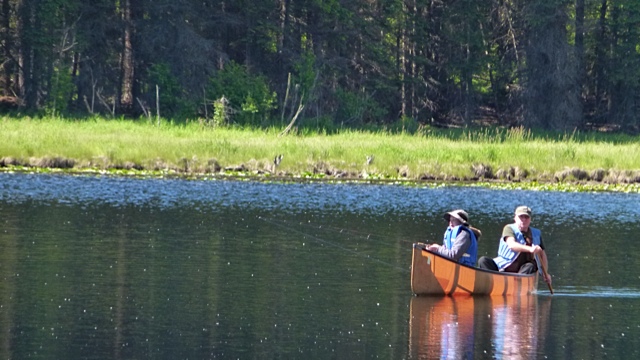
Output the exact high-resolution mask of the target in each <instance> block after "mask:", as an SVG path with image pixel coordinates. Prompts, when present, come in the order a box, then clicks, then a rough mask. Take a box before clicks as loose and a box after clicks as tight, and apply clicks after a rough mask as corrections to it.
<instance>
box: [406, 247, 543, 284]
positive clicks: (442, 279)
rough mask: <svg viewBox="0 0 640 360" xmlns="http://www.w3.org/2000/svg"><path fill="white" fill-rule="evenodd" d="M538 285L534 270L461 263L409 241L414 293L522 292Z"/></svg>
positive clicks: (536, 274)
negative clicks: (493, 268)
mask: <svg viewBox="0 0 640 360" xmlns="http://www.w3.org/2000/svg"><path fill="white" fill-rule="evenodd" d="M537 288H538V273H535V274H514V273H503V272H496V271H489V270H483V269H479V268H476V267H471V266H466V265H461V264H459V263H457V262H455V261H452V260H451V259H448V258H446V257H443V256H440V255H438V254H436V253H433V252H431V251H429V250H426V249H425V245H424V244H422V243H416V244H413V260H412V262H411V290H412V291H413V293H414V294H416V295H439V296H444V295H450V296H457V295H516V296H518V295H525V294H530V293H532V292H534V291H536V290H537Z"/></svg>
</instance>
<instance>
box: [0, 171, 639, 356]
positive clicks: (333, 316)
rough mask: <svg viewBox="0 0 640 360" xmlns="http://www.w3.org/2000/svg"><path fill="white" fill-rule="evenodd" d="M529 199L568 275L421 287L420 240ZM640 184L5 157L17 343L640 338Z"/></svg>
mask: <svg viewBox="0 0 640 360" xmlns="http://www.w3.org/2000/svg"><path fill="white" fill-rule="evenodd" d="M520 204H526V205H529V206H530V207H531V208H532V209H533V211H534V216H533V222H532V224H533V226H536V227H538V228H540V229H541V230H542V231H543V239H544V241H545V243H546V246H547V252H548V255H549V272H550V273H551V274H552V275H553V278H554V282H553V285H554V290H555V294H554V295H551V294H550V293H549V291H548V290H547V289H546V286H545V284H544V283H543V282H541V283H540V286H539V291H538V293H536V294H534V295H532V296H526V297H523V298H517V299H505V298H500V297H497V298H475V299H474V298H466V299H451V298H429V297H415V296H413V295H412V294H411V289H410V282H409V280H410V265H411V244H412V243H413V242H415V241H438V242H439V241H440V240H441V238H442V234H443V232H444V230H445V228H446V223H445V221H444V220H443V219H442V214H443V213H444V212H446V211H449V210H452V209H455V208H464V209H466V210H467V211H468V212H469V214H470V217H471V222H472V224H473V225H474V226H476V227H478V228H480V229H482V231H483V233H484V236H483V237H482V239H481V241H480V244H479V253H480V255H491V256H494V254H495V252H496V250H497V241H498V240H497V239H498V237H499V235H500V232H501V229H502V226H503V225H504V224H506V223H508V222H510V221H511V219H512V217H513V216H512V212H513V209H514V208H515V207H516V206H517V205H520ZM638 204H640V195H639V194H617V193H598V194H592V193H549V192H536V191H523V190H514V191H504V190H489V189H482V188H473V187H439V188H426V187H425V188H422V187H401V186H390V185H349V184H317V183H316V184H266V183H258V182H248V181H247V182H242V181H188V180H177V179H129V178H111V177H94V176H78V177H76V176H57V175H29V174H6V173H4V174H0V220H1V221H2V223H1V224H2V226H1V228H0V230H1V231H0V358H3V359H26V358H34V359H134V358H135V359H148V358H157V359H263V358H285V359H342V358H348V359H369V358H383V359H446V358H451V359H462V358H467V359H471V358H475V359H604V358H611V359H620V358H630V359H631V358H638V356H640V261H638V258H639V256H640V246H639V245H638V241H640V236H639V235H638V234H640V223H639V221H638V220H639V219H640V208H639V206H638Z"/></svg>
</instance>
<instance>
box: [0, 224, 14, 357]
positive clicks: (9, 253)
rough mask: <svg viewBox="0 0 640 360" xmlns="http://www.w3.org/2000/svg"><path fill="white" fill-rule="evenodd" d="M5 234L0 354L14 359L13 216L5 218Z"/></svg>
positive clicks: (0, 249)
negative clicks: (12, 346)
mask: <svg viewBox="0 0 640 360" xmlns="http://www.w3.org/2000/svg"><path fill="white" fill-rule="evenodd" d="M4 220H5V222H4V224H3V226H2V227H3V229H4V230H5V232H4V234H2V235H0V256H2V257H1V258H0V259H1V260H0V279H1V280H0V304H2V308H0V355H1V356H2V358H3V359H13V358H14V356H12V349H11V339H12V337H11V332H12V329H13V325H14V324H13V317H14V316H15V314H14V308H13V302H14V301H15V300H14V299H15V292H16V290H15V287H16V284H15V274H16V263H17V254H18V250H17V244H16V235H15V234H14V233H13V231H12V228H13V227H14V222H13V221H12V217H9V218H4Z"/></svg>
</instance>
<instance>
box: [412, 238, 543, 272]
mask: <svg viewBox="0 0 640 360" xmlns="http://www.w3.org/2000/svg"><path fill="white" fill-rule="evenodd" d="M413 247H414V248H418V249H422V251H426V252H428V253H429V254H433V255H435V256H437V257H439V258H441V259H443V260H446V261H449V262H452V263H456V262H455V261H453V260H451V259H449V258H448V257H446V256H442V255H440V254H438V253H437V252H433V251H431V250H428V249H426V248H425V247H424V244H422V243H415V244H413ZM456 264H457V265H458V266H460V267H465V268H467V269H471V270H474V271H478V272H485V273H489V274H491V275H498V276H506V277H525V278H527V277H533V276H536V274H535V273H534V274H518V273H508V272H504V271H493V270H488V269H482V268H479V267H475V266H469V265H465V264H460V263H456Z"/></svg>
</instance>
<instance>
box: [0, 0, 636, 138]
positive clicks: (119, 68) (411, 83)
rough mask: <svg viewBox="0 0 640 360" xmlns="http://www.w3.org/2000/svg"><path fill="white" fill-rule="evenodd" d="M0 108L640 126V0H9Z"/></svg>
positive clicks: (310, 121) (252, 119)
mask: <svg viewBox="0 0 640 360" xmlns="http://www.w3.org/2000/svg"><path fill="white" fill-rule="evenodd" d="M0 1H1V4H0V6H1V8H0V21H1V24H0V41H1V44H2V48H1V49H0V52H1V53H0V64H1V67H0V95H1V96H2V97H1V98H0V106H1V107H2V109H1V110H2V111H4V112H7V111H11V112H13V113H15V112H17V113H24V114H29V113H36V114H37V113H40V114H49V115H51V114H54V115H63V116H78V117H87V116H91V115H93V114H95V115H100V116H103V115H106V116H112V117H119V116H123V117H133V118H140V117H145V116H146V117H151V116H154V117H155V116H162V117H163V118H170V119H173V120H174V121H187V120H190V119H199V120H200V121H202V120H205V121H207V123H211V124H216V125H222V124H224V123H231V124H237V125H240V126H275V125H286V124H291V123H292V122H295V121H297V124H301V125H304V124H306V125H307V126H312V127H317V128H332V127H333V128H335V127H336V126H341V127H351V128H362V127H368V126H376V127H388V128H394V127H396V128H400V127H401V128H402V129H407V130H412V129H415V128H418V127H420V126H424V125H433V126H451V125H456V126H471V125H478V124H480V125H501V126H525V127H528V128H539V129H548V130H561V131H566V130H572V129H580V130H590V129H622V130H625V131H629V132H634V133H635V132H637V129H638V127H639V124H640V122H639V116H640V114H639V112H638V111H637V108H638V101H639V100H640V97H639V93H638V90H639V89H640V81H639V80H640V1H637V0H573V1H567V0H526V1H523V0H453V1H450V0H404V1H403V0H224V1H220V0H92V1H86V0H0Z"/></svg>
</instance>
